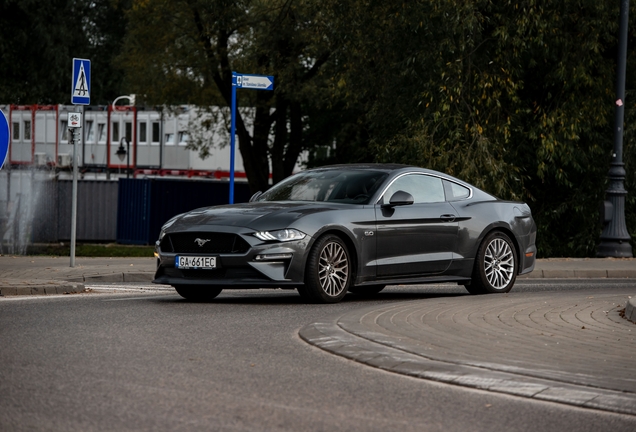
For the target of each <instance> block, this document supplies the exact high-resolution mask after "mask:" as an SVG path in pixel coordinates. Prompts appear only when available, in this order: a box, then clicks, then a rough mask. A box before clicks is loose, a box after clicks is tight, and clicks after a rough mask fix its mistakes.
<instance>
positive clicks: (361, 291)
mask: <svg viewBox="0 0 636 432" xmlns="http://www.w3.org/2000/svg"><path fill="white" fill-rule="evenodd" d="M384 287H386V285H365V286H352V287H351V288H349V292H350V293H353V294H356V295H359V296H361V297H372V296H374V295H377V294H378V293H379V292H380V291H382V290H383V289H384Z"/></svg>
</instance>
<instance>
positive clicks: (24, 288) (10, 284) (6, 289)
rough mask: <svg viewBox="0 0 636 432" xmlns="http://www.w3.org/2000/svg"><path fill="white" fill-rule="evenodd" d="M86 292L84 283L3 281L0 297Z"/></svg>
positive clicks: (0, 286)
mask: <svg viewBox="0 0 636 432" xmlns="http://www.w3.org/2000/svg"><path fill="white" fill-rule="evenodd" d="M84 290H85V286H84V284H83V283H77V282H71V281H59V280H42V279H3V280H1V281H0V296H18V295H44V294H71V293H73V294H75V293H81V292H83V291H84Z"/></svg>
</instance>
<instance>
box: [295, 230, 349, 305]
mask: <svg viewBox="0 0 636 432" xmlns="http://www.w3.org/2000/svg"><path fill="white" fill-rule="evenodd" d="M351 277H352V266H351V258H350V256H349V251H348V250H347V246H346V245H345V244H344V242H343V241H342V240H341V239H340V237H338V236H336V235H333V234H327V235H325V236H323V237H320V238H319V239H318V240H316V243H315V244H314V246H313V247H312V249H311V251H310V252H309V257H308V258H307V268H306V269H305V285H304V286H303V287H302V288H301V290H303V291H304V293H303V294H304V295H303V298H305V299H306V300H308V301H310V302H312V303H337V302H339V301H340V300H342V299H343V298H344V296H345V295H346V294H347V291H348V289H349V286H350V285H351Z"/></svg>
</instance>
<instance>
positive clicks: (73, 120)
mask: <svg viewBox="0 0 636 432" xmlns="http://www.w3.org/2000/svg"><path fill="white" fill-rule="evenodd" d="M68 127H69V128H71V129H73V128H80V127H82V113H78V112H70V113H68Z"/></svg>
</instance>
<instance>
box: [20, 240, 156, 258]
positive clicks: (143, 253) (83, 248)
mask: <svg viewBox="0 0 636 432" xmlns="http://www.w3.org/2000/svg"><path fill="white" fill-rule="evenodd" d="M154 250H155V248H154V246H137V245H120V244H117V243H107V244H93V243H77V244H76V245H75V256H76V257H100V258H101V257H152V256H153V252H154ZM27 255H47V256H71V245H70V244H68V243H64V244H38V245H31V246H29V247H28V248H27Z"/></svg>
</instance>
